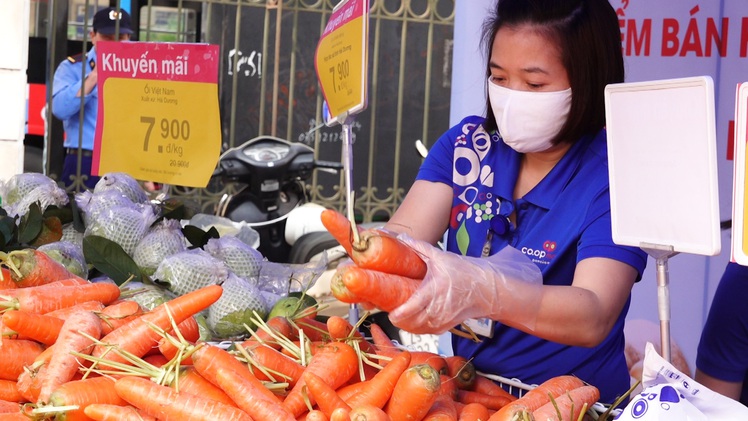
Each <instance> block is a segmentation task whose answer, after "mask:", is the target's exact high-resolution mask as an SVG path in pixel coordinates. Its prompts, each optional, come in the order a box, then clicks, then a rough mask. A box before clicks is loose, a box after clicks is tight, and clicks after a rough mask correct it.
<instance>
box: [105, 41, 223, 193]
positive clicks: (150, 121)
mask: <svg viewBox="0 0 748 421" xmlns="http://www.w3.org/2000/svg"><path fill="white" fill-rule="evenodd" d="M97 54H98V64H97V69H98V70H97V71H98V73H99V76H98V78H99V79H98V89H99V113H98V121H97V130H96V143H95V147H94V159H93V161H94V162H93V172H94V174H105V173H108V172H126V173H128V174H130V175H132V176H133V177H135V178H136V179H139V180H148V181H154V182H159V183H164V184H174V185H180V186H190V187H205V186H206V185H207V184H208V181H209V180H210V176H211V174H212V173H213V170H214V169H215V167H216V163H217V162H218V157H219V154H220V146H221V122H220V114H219V111H218V85H217V80H218V60H219V57H218V47H217V46H213V45H204V44H173V43H123V42H108V43H105V42H102V43H99V44H97Z"/></svg>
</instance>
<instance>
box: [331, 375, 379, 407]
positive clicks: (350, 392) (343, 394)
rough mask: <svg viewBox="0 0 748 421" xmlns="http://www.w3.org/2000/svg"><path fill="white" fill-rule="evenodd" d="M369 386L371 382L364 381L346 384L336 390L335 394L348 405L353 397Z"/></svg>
mask: <svg viewBox="0 0 748 421" xmlns="http://www.w3.org/2000/svg"><path fill="white" fill-rule="evenodd" d="M370 384H371V380H364V381H360V382H348V383H347V384H345V385H343V386H340V387H339V388H337V389H336V390H335V392H336V393H337V394H338V396H340V398H341V399H343V400H344V401H345V402H346V403H348V404H349V405H350V401H351V399H353V397H354V396H356V395H358V394H359V393H361V392H363V391H364V390H366V388H367V387H369V385H370Z"/></svg>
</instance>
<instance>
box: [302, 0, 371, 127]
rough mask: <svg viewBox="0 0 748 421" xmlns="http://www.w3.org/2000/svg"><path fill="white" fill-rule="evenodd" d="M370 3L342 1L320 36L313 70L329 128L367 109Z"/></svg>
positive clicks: (365, 0)
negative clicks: (323, 98) (326, 113)
mask: <svg viewBox="0 0 748 421" xmlns="http://www.w3.org/2000/svg"><path fill="white" fill-rule="evenodd" d="M368 45H369V0H343V1H341V2H340V3H338V4H337V5H336V6H335V9H333V12H332V14H331V15H330V20H329V21H328V22H327V26H326V27H325V30H324V31H323V32H322V36H321V37H320V40H319V43H318V44H317V51H316V53H315V55H314V67H315V70H316V71H317V78H318V79H319V82H320V85H321V87H322V94H323V95H324V97H325V101H326V102H327V106H328V109H329V114H328V115H327V116H326V117H327V118H326V123H327V124H328V125H332V124H334V123H336V122H338V120H339V118H340V117H344V116H346V114H356V113H358V112H360V111H362V110H364V109H365V108H366V105H367V88H368V83H367V81H368V68H369V48H368Z"/></svg>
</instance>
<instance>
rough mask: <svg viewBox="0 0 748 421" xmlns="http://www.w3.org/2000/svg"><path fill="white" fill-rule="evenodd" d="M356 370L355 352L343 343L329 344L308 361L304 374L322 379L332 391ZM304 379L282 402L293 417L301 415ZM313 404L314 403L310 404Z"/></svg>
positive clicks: (303, 406) (304, 404)
mask: <svg viewBox="0 0 748 421" xmlns="http://www.w3.org/2000/svg"><path fill="white" fill-rule="evenodd" d="M357 370H358V356H357V355H356V351H355V350H354V349H353V348H352V347H351V346H350V345H348V344H346V343H344V342H331V343H329V344H325V345H322V346H321V347H320V348H319V349H318V351H317V353H316V354H314V356H313V357H312V359H311V360H310V361H309V365H307V368H306V370H305V372H311V373H313V374H316V375H317V376H319V377H320V378H322V379H323V380H324V381H325V382H327V384H329V385H330V387H332V388H333V389H337V388H338V387H340V386H341V385H343V384H345V382H347V381H348V380H350V379H351V377H353V375H354V374H355V373H356V372H357ZM305 384H306V382H305V381H304V377H303V376H302V378H301V380H300V381H299V382H297V383H296V385H295V386H294V387H293V388H292V389H291V391H290V392H288V395H286V398H285V399H284V400H283V406H284V407H285V408H286V409H288V410H289V411H290V412H291V413H292V414H293V415H294V416H299V415H301V414H302V413H303V412H304V410H305V408H306V403H305V402H304V394H303V392H302V390H303V388H304V385H305ZM311 403H312V404H314V402H311Z"/></svg>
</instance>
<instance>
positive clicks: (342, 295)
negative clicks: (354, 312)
mask: <svg viewBox="0 0 748 421" xmlns="http://www.w3.org/2000/svg"><path fill="white" fill-rule="evenodd" d="M349 267H355V266H338V268H337V269H336V270H335V273H333V275H332V278H330V292H331V293H332V296H333V297H335V299H337V300H338V301H340V302H343V303H347V304H357V303H364V302H366V300H364V299H363V298H361V297H359V296H358V295H356V294H354V293H352V292H351V290H349V289H348V287H347V286H345V283H344V282H343V277H345V276H346V274H349V271H348V269H347V268H349Z"/></svg>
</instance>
